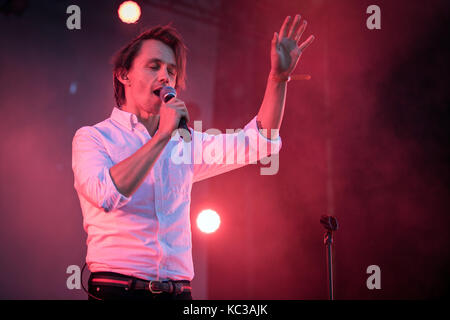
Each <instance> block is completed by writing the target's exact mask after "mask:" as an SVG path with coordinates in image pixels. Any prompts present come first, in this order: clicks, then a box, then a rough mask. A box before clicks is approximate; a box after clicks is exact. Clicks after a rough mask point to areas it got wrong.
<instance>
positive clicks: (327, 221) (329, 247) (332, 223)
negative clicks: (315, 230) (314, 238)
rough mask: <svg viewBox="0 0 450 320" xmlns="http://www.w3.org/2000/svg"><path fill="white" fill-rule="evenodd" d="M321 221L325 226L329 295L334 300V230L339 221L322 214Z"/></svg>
mask: <svg viewBox="0 0 450 320" xmlns="http://www.w3.org/2000/svg"><path fill="white" fill-rule="evenodd" d="M320 223H321V224H322V225H323V226H324V228H325V230H326V231H325V235H324V239H323V243H324V244H325V246H326V253H327V275H328V295H329V299H330V300H334V284H333V231H336V230H337V229H338V222H337V220H336V218H334V217H332V216H322V217H321V218H320Z"/></svg>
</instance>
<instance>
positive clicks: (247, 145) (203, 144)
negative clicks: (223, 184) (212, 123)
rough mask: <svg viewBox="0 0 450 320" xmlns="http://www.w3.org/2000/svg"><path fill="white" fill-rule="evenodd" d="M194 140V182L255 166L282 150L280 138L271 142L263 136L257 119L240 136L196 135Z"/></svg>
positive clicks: (194, 133) (238, 133)
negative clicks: (250, 165)
mask: <svg viewBox="0 0 450 320" xmlns="http://www.w3.org/2000/svg"><path fill="white" fill-rule="evenodd" d="M193 136H194V138H193V140H194V159H193V163H194V170H193V172H194V182H197V181H201V180H204V179H207V178H210V177H213V176H216V175H219V174H222V173H225V172H228V171H231V170H234V169H237V168H240V167H243V166H245V165H247V164H250V163H252V164H254V163H256V162H257V161H259V160H261V159H263V158H266V157H268V156H270V155H273V154H278V153H279V151H280V149H281V137H280V136H278V137H277V138H276V139H273V140H271V139H267V138H266V137H265V136H263V135H262V134H261V132H260V131H259V128H258V125H257V123H256V116H255V117H254V118H253V119H252V120H251V121H250V122H249V123H248V124H247V125H246V126H245V127H244V129H243V130H238V131H237V132H236V131H234V132H233V133H225V134H223V133H219V134H217V135H214V134H209V133H206V132H203V133H201V132H196V131H193Z"/></svg>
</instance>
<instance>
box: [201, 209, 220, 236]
mask: <svg viewBox="0 0 450 320" xmlns="http://www.w3.org/2000/svg"><path fill="white" fill-rule="evenodd" d="M219 226H220V216H219V215H218V214H217V212H215V211H214V210H211V209H206V210H203V211H202V212H200V213H199V214H198V216H197V227H198V228H199V229H200V231H202V232H204V233H212V232H214V231H216V230H217V229H218V228H219Z"/></svg>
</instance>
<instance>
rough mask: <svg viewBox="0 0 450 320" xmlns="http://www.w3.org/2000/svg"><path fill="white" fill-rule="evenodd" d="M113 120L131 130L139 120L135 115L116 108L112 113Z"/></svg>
mask: <svg viewBox="0 0 450 320" xmlns="http://www.w3.org/2000/svg"><path fill="white" fill-rule="evenodd" d="M111 119H113V120H115V121H117V122H119V123H120V124H122V125H124V126H125V127H127V128H128V129H130V130H133V128H134V127H135V126H136V124H137V123H138V118H137V116H136V115H135V114H134V113H131V112H127V111H123V110H121V109H119V108H117V107H114V109H113V111H112V113H111Z"/></svg>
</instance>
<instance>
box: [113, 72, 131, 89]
mask: <svg viewBox="0 0 450 320" xmlns="http://www.w3.org/2000/svg"><path fill="white" fill-rule="evenodd" d="M116 78H117V80H119V81H120V83H122V84H123V85H124V86H128V85H130V79H128V71H127V70H126V69H124V68H122V69H120V70H118V71H116Z"/></svg>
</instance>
